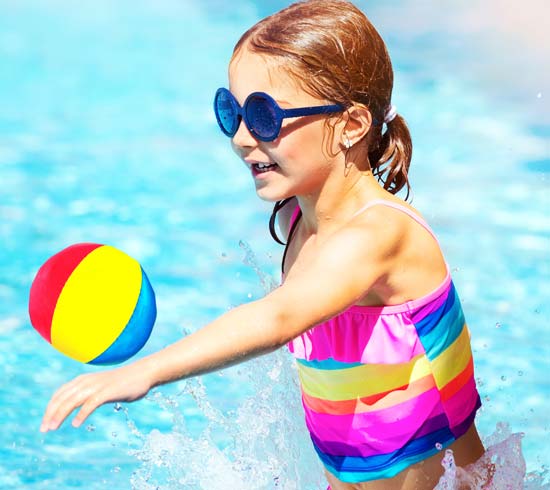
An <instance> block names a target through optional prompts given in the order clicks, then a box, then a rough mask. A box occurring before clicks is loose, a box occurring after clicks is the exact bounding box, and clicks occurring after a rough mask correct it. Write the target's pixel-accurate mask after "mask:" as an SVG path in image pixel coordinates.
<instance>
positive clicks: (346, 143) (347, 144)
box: [344, 134, 351, 150]
mask: <svg viewBox="0 0 550 490" xmlns="http://www.w3.org/2000/svg"><path fill="white" fill-rule="evenodd" d="M344 137H345V138H346V141H345V143H344V146H345V147H346V150H349V149H350V148H351V141H350V139H349V137H348V135H347V134H345V135H344Z"/></svg>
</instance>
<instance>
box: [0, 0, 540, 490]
mask: <svg viewBox="0 0 550 490" xmlns="http://www.w3.org/2000/svg"><path fill="white" fill-rule="evenodd" d="M357 3H358V5H359V6H361V7H362V8H363V9H364V10H365V11H366V12H367V13H368V15H369V16H370V17H371V19H372V20H373V22H374V23H375V25H376V26H377V27H378V28H379V30H380V32H381V33H382V35H383V37H384V38H385V39H386V40H387V43H388V48H389V50H390V53H391V55H392V58H393V61H394V68H395V72H396V84H395V90H394V97H393V100H394V103H395V104H396V105H397V107H398V111H399V113H400V114H402V115H403V116H404V117H405V118H406V119H407V121H408V123H409V125H410V127H411V132H412V135H413V140H414V144H415V146H414V157H413V164H412V168H411V180H412V184H413V189H414V204H415V205H416V206H417V207H418V208H419V209H420V210H421V212H422V213H423V214H424V215H425V216H426V217H427V218H428V220H429V221H430V223H431V224H432V226H433V227H434V229H435V231H436V233H437V234H438V236H439V238H440V241H441V243H442V247H443V249H444V252H445V254H446V257H447V261H448V262H449V264H450V266H451V268H452V270H453V277H454V281H455V283H456V285H457V287H458V290H459V292H460V295H461V298H462V300H463V306H464V309H465V312H466V316H467V319H468V324H469V327H470V330H471V332H472V342H473V348H474V356H475V360H476V378H477V380H478V385H479V390H480V393H481V396H482V400H483V408H482V409H481V411H480V414H479V415H478V418H477V423H478V427H479V429H480V432H481V433H482V435H483V436H484V438H485V439H486V440H487V443H488V444H489V445H492V446H494V447H497V446H498V445H499V444H501V445H502V444H503V445H504V449H503V450H501V449H500V448H501V446H498V448H499V449H498V450H499V451H501V452H500V453H497V454H496V456H494V458H495V459H499V458H501V456H500V455H502V454H506V455H507V456H509V455H510V454H512V453H514V451H515V454H516V457H515V458H514V457H508V459H506V458H504V459H503V458H501V459H503V461H504V463H503V465H504V466H505V467H508V468H510V471H511V472H512V474H514V475H516V476H517V475H520V479H524V478H523V475H522V471H525V472H526V473H527V476H526V477H525V479H524V483H523V484H524V485H525V488H548V485H549V484H548V473H547V472H548V468H549V465H550V450H549V444H548V438H549V435H550V418H549V417H548V411H547V401H548V399H549V396H550V382H549V381H548V379H549V378H548V375H547V373H548V372H549V370H550V348H549V346H548V344H549V342H548V340H549V338H548V333H547V332H548V329H547V325H548V323H549V321H550V302H549V300H548V298H549V297H550V282H549V274H550V217H549V210H550V198H549V195H550V193H549V190H550V189H549V179H550V111H549V108H550V107H549V104H548V101H549V100H550V93H548V90H547V89H548V86H549V82H550V70H549V69H548V65H547V64H546V66H545V65H544V63H543V62H542V60H547V59H550V56H549V54H550V53H548V46H550V43H549V42H548V41H549V39H548V37H549V36H548V34H547V33H546V32H545V31H544V29H543V28H541V24H544V23H541V22H538V19H539V18H542V16H544V15H547V14H548V13H549V7H548V6H547V3H546V2H545V1H543V0H530V2H529V3H530V8H528V9H527V8H526V9H525V12H523V11H522V12H521V13H515V12H516V11H515V10H514V9H513V4H512V3H511V2H508V1H507V0H506V1H502V2H496V0H487V1H484V2H481V0H479V1H477V2H476V1H474V2H468V3H467V6H466V5H458V4H455V3H449V4H448V5H443V3H442V2H436V1H435V0H433V1H427V2H421V3H420V2H413V1H412V0H398V1H395V2H382V1H374V0H372V1H369V2H366V0H365V1H359V2H357ZM286 4H287V3H286V2H283V1H279V0H270V1H262V2H259V1H258V2H254V1H251V0H235V1H233V2H231V3H228V2H222V1H221V0H202V1H196V0H193V1H186V0H183V1H179V2H176V1H173V0H166V1H163V2H154V1H153V0H137V1H132V2H130V1H129V0H120V1H118V2H108V1H107V0H97V1H95V2H78V3H75V2H69V1H68V0H49V1H48V0H21V1H18V2H9V1H7V0H0V373H1V379H2V381H3V382H2V383H1V385H0V410H1V414H2V416H1V417H0V434H2V435H1V436H0V438H1V439H0V440H1V444H0V488H2V489H4V488H5V489H21V488H25V489H40V490H42V489H48V488H52V489H53V488H55V489H58V488H62V489H68V488H86V489H92V490H95V489H103V488H120V489H124V488H135V489H144V490H145V489H146V490H149V489H175V488H185V489H203V488H204V489H209V490H218V489H220V490H221V489H222V488H228V487H229V488H237V489H247V490H250V489H271V488H281V489H285V490H290V489H296V490H309V489H318V488H324V487H323V486H322V482H323V479H322V473H321V468H320V466H319V463H318V462H317V460H316V457H315V455H314V454H313V450H312V448H311V447H310V443H309V442H308V437H307V434H306V431H305V428H304V424H303V421H302V413H301V406H300V400H299V395H298V388H297V385H296V378H295V372H294V369H293V367H292V363H291V362H290V360H289V357H288V355H287V353H286V352H285V351H284V350H281V351H280V352H277V353H275V354H272V355H270V356H267V357H264V358H259V359H256V360H253V361H250V362H249V363H247V364H244V365H241V366H237V367H234V368H231V369H228V370H225V371H223V372H220V373H214V374H211V375H208V376H203V377H201V378H198V379H194V380H189V381H186V382H180V383H175V384H173V385H171V386H166V387H163V388H161V389H157V390H155V391H154V392H152V393H151V394H149V395H148V396H147V397H146V399H144V400H141V401H139V402H136V403H134V404H122V405H120V404H116V405H114V404H109V405H106V406H104V407H102V408H101V409H99V410H98V411H97V413H96V414H94V415H93V416H92V417H91V418H90V420H89V421H88V423H87V424H86V426H85V427H84V428H81V429H79V430H75V429H73V428H72V427H70V424H66V426H64V427H63V428H61V429H60V430H59V431H57V432H55V433H49V434H47V435H42V434H40V433H39V431H38V428H39V424H40V420H41V415H42V413H43V410H44V408H45V406H46V404H47V402H48V400H49V397H50V396H51V394H52V393H53V391H54V390H55V389H56V388H57V387H58V386H59V385H60V384H61V383H63V382H65V381H66V380H68V379H70V378H71V377H73V376H75V375H77V374H80V373H83V372H88V371H93V370H96V369H98V368H97V367H95V368H94V367H91V366H85V365H81V364H79V363H77V362H75V361H72V360H70V359H68V358H65V357H64V356H62V355H61V354H59V353H58V352H56V351H55V350H54V349H53V348H52V347H51V346H49V345H48V344H47V343H45V342H44V340H43V339H42V338H41V337H40V336H39V335H38V334H37V333H36V332H35V331H34V330H33V329H32V327H31V326H30V324H29V320H28V315H27V300H28V291H29V287H30V283H31V281H32V279H33V277H34V274H35V273H36V271H37V269H38V267H39V266H40V265H41V264H42V263H43V262H44V260H46V259H47V258H48V257H49V256H50V255H52V254H53V253H55V252H57V251H58V250H60V249H62V248H64V247H65V246H67V245H70V244H72V243H76V242H83V241H93V242H98V243H108V244H111V245H114V246H116V247H118V248H120V249H122V250H124V251H126V252H127V253H129V254H130V255H133V256H134V257H136V258H137V259H138V260H139V261H140V262H141V263H142V265H143V267H144V269H145V270H146V271H147V274H148V276H149V278H150V280H151V282H152V284H153V286H154V288H155V291H156V295H157V301H158V318H157V323H156V325H155V328H154V330H153V334H152V336H151V339H150V340H149V342H148V344H147V345H146V347H145V348H144V349H143V351H142V352H141V353H140V354H139V355H144V354H147V353H149V352H152V351H154V350H157V349H159V348H161V347H163V346H165V345H167V344H168V343H170V342H172V341H174V340H176V339H178V338H179V337H181V336H182V335H183V334H185V333H188V332H191V331H193V330H195V329H197V328H199V327H200V326H202V325H204V324H205V323H206V322H208V321H209V320H211V319H213V318H215V317H216V315H219V314H220V313H223V312H224V311H226V310H227V309H228V308H230V307H232V306H235V305H238V304H241V303H243V302H245V301H248V300H250V299H255V298H259V297H261V296H262V295H263V294H265V292H266V291H268V290H269V289H270V288H271V287H273V286H274V284H276V283H277V281H278V280H279V265H278V264H279V261H280V256H281V252H282V250H281V247H280V246H278V245H277V244H275V243H273V242H272V241H271V239H270V238H269V235H268V233H267V221H268V218H269V213H270V206H269V205H268V204H266V203H263V202H261V201H260V200H258V199H257V198H256V196H255V193H254V187H253V183H252V180H251V178H250V176H249V175H248V172H247V171H246V170H245V169H244V167H243V166H242V164H240V163H239V161H238V159H237V158H236V157H235V156H234V155H233V154H232V152H231V150H230V148H229V144H228V140H227V138H225V137H223V135H221V134H219V130H218V129H217V127H216V123H215V119H214V116H213V114H212V111H211V100H212V96H213V93H214V91H215V89H216V88H217V87H219V86H223V85H225V84H226V65H227V61H228V59H229V57H230V53H231V49H232V46H233V44H234V42H235V41H236V40H237V39H238V37H239V36H240V34H241V33H242V32H244V30H245V29H246V28H248V27H249V26H250V25H251V24H252V23H254V22H255V21H256V20H258V19H259V18H261V17H263V16H265V15H267V14H269V13H271V12H273V11H275V10H278V9H279V8H281V7H283V6H284V5H286ZM518 433H522V434H523V437H521V436H520V435H513V434H518ZM502 441H504V442H502ZM520 441H521V442H520ZM519 444H521V451H520V450H519V446H518V445H519ZM442 457H443V455H442ZM492 457H493V456H492ZM523 459H524V460H525V468H524V470H522V468H521V461H523ZM446 461H447V463H448V465H447V468H448V473H449V478H448V479H447V481H446V482H443V483H442V485H447V486H445V487H442V488H455V487H454V486H453V485H455V483H456V478H459V477H460V475H459V477H453V476H452V474H454V475H456V469H454V468H453V465H452V461H451V460H449V459H448V460H446ZM449 461H450V462H449ZM518 462H519V466H518V467H516V466H514V465H515V464H516V463H518ZM453 472H454V473H453ZM462 477H464V476H463V475H462ZM453 478H455V479H454V480H453ZM453 481H454V482H455V483H453ZM508 481H511V480H508ZM502 485H504V483H503V484H502ZM519 485H522V484H521V483H519ZM545 485H546V486H545ZM502 488H504V487H502ZM514 488H515V487H514Z"/></svg>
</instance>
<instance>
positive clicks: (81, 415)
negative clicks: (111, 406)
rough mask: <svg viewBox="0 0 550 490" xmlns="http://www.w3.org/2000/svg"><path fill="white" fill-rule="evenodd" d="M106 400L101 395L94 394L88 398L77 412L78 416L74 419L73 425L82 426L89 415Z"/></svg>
mask: <svg viewBox="0 0 550 490" xmlns="http://www.w3.org/2000/svg"><path fill="white" fill-rule="evenodd" d="M105 402H106V400H104V399H103V398H101V397H100V396H93V397H90V398H88V399H87V400H86V402H85V403H83V404H82V407H81V408H80V410H79V411H78V413H77V414H76V417H75V418H74V419H73V422H72V425H73V427H80V426H81V425H82V423H83V422H84V421H85V420H86V419H87V418H88V416H89V415H90V414H91V413H92V412H93V411H94V410H95V409H96V408H97V407H99V406H100V405H103V404H104V403H105Z"/></svg>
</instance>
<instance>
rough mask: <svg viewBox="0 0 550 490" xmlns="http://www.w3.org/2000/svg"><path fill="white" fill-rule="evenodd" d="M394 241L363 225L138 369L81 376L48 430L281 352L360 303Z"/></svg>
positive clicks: (67, 389) (51, 414) (54, 408)
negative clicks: (171, 385)
mask: <svg viewBox="0 0 550 490" xmlns="http://www.w3.org/2000/svg"><path fill="white" fill-rule="evenodd" d="M380 231H382V230H380ZM367 235H368V236H367ZM376 235H377V236H378V237H379V238H378V239H373V236H376ZM381 237H386V238H381ZM387 240H388V238H387V234H384V233H376V234H375V235H373V234H372V233H371V232H369V233H368V234H367V233H366V232H365V231H364V229H363V228H362V227H348V228H346V229H345V230H344V231H341V232H338V233H336V234H335V235H334V236H333V237H331V238H330V239H329V240H327V242H326V243H325V244H324V245H323V246H322V247H321V249H320V251H319V253H318V254H317V255H316V256H315V258H312V259H310V260H309V261H308V262H307V264H304V265H303V266H301V267H298V266H297V267H294V268H293V269H292V270H291V271H290V273H289V274H288V276H287V277H286V279H285V283H284V284H283V285H282V286H281V287H279V288H277V289H276V290H274V291H272V292H271V293H270V294H268V295H267V296H265V297H264V298H262V299H260V300H257V301H254V302H251V303H248V304H245V305H242V306H239V307H237V308H234V309H232V310H230V311H229V312H227V313H225V314H224V315H222V316H221V317H219V318H218V319H216V320H215V321H213V322H212V323H210V324H209V325H207V326H206V327H204V328H202V329H201V330H198V331H197V332H195V333H193V334H191V335H189V336H187V337H185V338H183V339H181V340H179V341H178V342H176V343H174V344H172V345H170V346H168V347H166V348H165V349H163V350H161V351H158V352H156V353H154V354H151V355H149V356H147V357H144V358H142V359H139V360H137V361H135V362H133V363H132V364H128V365H125V366H122V367H119V368H116V369H113V370H110V371H103V372H99V373H92V374H86V375H83V376H79V377H78V378H75V379H74V380H73V381H71V382H69V383H67V384H66V385H64V386H62V387H61V388H60V389H59V390H58V391H57V392H56V393H55V394H54V396H53V397H52V399H51V401H50V403H49V405H48V407H47V409H46V413H45V415H44V418H43V421H42V425H41V428H40V429H41V431H43V432H45V431H48V430H55V429H57V428H58V427H59V426H60V425H61V423H62V422H63V421H64V420H65V419H66V418H67V417H68V416H69V414H70V413H71V412H72V411H73V410H74V409H76V408H78V407H81V408H80V410H79V412H78V414H77V415H76V417H75V419H74V421H73V425H74V426H75V427H78V426H80V425H81V424H82V422H83V421H84V420H85V419H86V417H88V415H90V413H92V412H93V411H94V410H95V409H96V408H97V407H99V406H100V405H102V404H104V403H107V402H113V401H133V400H136V399H139V398H141V397H143V396H145V395H146V394H147V392H148V391H149V390H150V389H151V388H152V387H154V386H158V385H161V384H164V383H168V382H171V381H175V380H178V379H183V378H188V377H191V376H196V375H199V374H203V373H207V372H210V371H213V370H217V369H222V368H225V367H227V366H230V365H232V364H235V363H238V362H242V361H244V360H247V359H249V358H251V357H255V356H258V355H260V354H264V353H268V352H271V351H273V350H276V349H277V348H279V347H281V346H282V345H284V344H285V343H287V342H288V341H290V340H292V339H293V338H295V337H297V336H298V335H300V334H301V333H303V332H305V331H306V330H308V329H309V328H311V327H313V326H315V325H316V324H318V323H320V322H322V321H323V320H326V319H328V318H331V317H333V316H334V315H336V314H337V313H339V312H340V311H343V310H344V309H346V308H347V307H348V306H350V305H351V304H353V303H355V302H356V301H358V300H359V299H360V298H361V297H362V296H363V295H364V294H365V293H366V292H367V291H368V290H369V289H370V288H371V287H372V285H373V284H374V283H375V281H376V280H377V278H379V277H381V276H382V274H383V273H384V271H385V267H386V265H385V259H384V257H385V256H387V254H384V252H383V251H384V250H385V251H386V252H387V251H388V243H381V242H382V241H386V242H387ZM394 243H395V242H394Z"/></svg>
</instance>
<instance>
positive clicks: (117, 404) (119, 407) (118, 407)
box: [113, 403, 122, 412]
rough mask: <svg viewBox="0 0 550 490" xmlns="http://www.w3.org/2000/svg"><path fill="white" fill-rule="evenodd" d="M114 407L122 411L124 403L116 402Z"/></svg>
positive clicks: (117, 410)
mask: <svg viewBox="0 0 550 490" xmlns="http://www.w3.org/2000/svg"><path fill="white" fill-rule="evenodd" d="M113 408H114V411H115V412H120V411H121V410H122V405H121V404H120V403H115V406H114V407H113Z"/></svg>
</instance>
